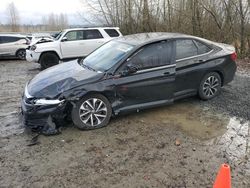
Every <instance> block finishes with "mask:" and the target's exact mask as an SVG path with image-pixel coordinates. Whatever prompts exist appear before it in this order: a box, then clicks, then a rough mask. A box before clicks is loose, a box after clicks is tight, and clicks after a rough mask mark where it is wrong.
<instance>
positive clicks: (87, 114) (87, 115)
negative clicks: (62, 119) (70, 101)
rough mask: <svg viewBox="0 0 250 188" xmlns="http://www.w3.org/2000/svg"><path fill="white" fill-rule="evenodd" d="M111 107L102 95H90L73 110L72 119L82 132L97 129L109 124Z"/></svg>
mask: <svg viewBox="0 0 250 188" xmlns="http://www.w3.org/2000/svg"><path fill="white" fill-rule="evenodd" d="M111 114H112V109H111V105H110V103H109V101H108V99H107V98H106V97H104V96H103V95H100V94H93V95H88V96H86V97H84V98H82V99H81V100H80V101H78V102H77V103H76V105H75V107H73V109H72V113H71V117H72V121H73V123H74V124H75V126H76V127H78V128H79V129H82V130H90V129H97V128H101V127H104V126H106V125H107V124H108V123H109V120H110V117H111Z"/></svg>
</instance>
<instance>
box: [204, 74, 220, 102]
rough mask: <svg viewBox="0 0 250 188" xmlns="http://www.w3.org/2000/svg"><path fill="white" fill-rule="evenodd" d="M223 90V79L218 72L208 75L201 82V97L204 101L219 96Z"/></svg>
mask: <svg viewBox="0 0 250 188" xmlns="http://www.w3.org/2000/svg"><path fill="white" fill-rule="evenodd" d="M220 90H221V77H220V75H219V74H218V73H216V72H211V73H208V74H206V75H205V76H204V78H203V79H202V80H201V83H200V87H199V96H200V98H201V99H203V100H209V99H212V98H214V97H215V96H216V95H218V94H219V92H220Z"/></svg>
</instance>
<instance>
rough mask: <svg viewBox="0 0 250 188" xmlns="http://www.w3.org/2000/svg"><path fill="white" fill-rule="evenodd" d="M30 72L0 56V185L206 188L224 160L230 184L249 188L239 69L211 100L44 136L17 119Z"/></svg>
mask: <svg viewBox="0 0 250 188" xmlns="http://www.w3.org/2000/svg"><path fill="white" fill-rule="evenodd" d="M38 72H39V66H38V65H37V64H33V63H27V62H25V61H16V60H15V61H14V60H12V61H11V60H10V61H7V60H4V61H0V86H1V90H0V169H1V171H0V187H25V188H26V187H53V188H54V187H108V188H110V187H173V188H176V187H179V188H181V187H183V188H184V187H191V188H192V187H194V188H197V187H212V184H213V181H214V179H215V176H216V174H217V171H218V169H219V167H220V165H221V164H222V163H224V162H226V163H229V164H230V166H231V169H232V171H231V172H232V184H233V187H237V188H241V187H243V188H248V187H250V162H249V157H250V154H249V149H250V148H249V145H250V141H249V140H250V133H249V132H250V129H249V125H250V123H249V106H250V100H249V92H250V82H249V81H250V77H249V76H248V72H247V71H245V72H244V74H242V72H238V73H237V75H236V76H235V79H234V81H233V82H232V83H230V84H229V85H227V86H225V87H224V88H223V90H222V93H221V95H220V96H218V97H217V98H215V99H213V100H211V101H206V102H204V101H201V100H199V99H198V98H196V97H193V98H189V99H185V100H181V101H178V102H176V104H174V105H170V106H166V107H161V108H155V109H151V110H147V111H144V112H140V113H135V114H130V115H127V116H119V117H116V118H114V119H112V121H111V123H110V125H109V126H108V127H105V128H102V129H98V130H93V131H79V130H78V129H76V128H74V127H73V126H72V125H68V126H67V127H64V128H63V131H62V134H60V135H57V136H52V137H45V136H42V135H36V134H34V133H31V132H29V131H28V130H26V129H24V127H23V126H22V124H21V120H20V114H19V113H20V108H19V106H20V97H21V95H22V92H23V88H24V85H25V83H26V82H27V81H28V80H29V79H30V78H32V77H33V76H34V75H35V74H37V73H38ZM33 141H37V142H36V143H37V144H36V145H30V144H31V143H33Z"/></svg>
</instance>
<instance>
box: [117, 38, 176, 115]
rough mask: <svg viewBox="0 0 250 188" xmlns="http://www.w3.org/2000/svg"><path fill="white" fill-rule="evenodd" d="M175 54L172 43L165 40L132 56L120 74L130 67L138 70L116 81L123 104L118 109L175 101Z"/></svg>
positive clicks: (120, 70)
mask: <svg viewBox="0 0 250 188" xmlns="http://www.w3.org/2000/svg"><path fill="white" fill-rule="evenodd" d="M173 52H174V49H173V43H172V42H171V41H162V42H157V43H154V44H150V45H147V46H145V47H143V48H141V49H140V50H138V51H137V52H136V53H135V54H134V55H132V56H131V57H130V58H129V60H128V61H127V62H125V63H124V64H123V65H122V66H121V68H120V69H119V70H118V72H122V71H123V70H125V69H126V65H129V64H130V65H133V66H136V67H137V68H138V71H137V72H136V73H133V74H130V75H127V76H123V77H120V78H118V79H115V80H114V82H115V86H116V93H117V97H118V100H119V101H120V104H119V105H118V107H117V108H119V109H120V110H123V109H124V110H128V109H130V108H137V107H138V106H140V107H143V106H145V107H148V106H153V105H157V104H162V103H170V102H172V101H173V100H172V99H173V92H174V82H175V62H174V59H173V55H172V54H173Z"/></svg>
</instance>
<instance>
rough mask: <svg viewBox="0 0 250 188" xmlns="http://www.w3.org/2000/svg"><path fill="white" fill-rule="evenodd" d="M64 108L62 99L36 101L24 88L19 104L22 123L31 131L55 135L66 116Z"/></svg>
mask: <svg viewBox="0 0 250 188" xmlns="http://www.w3.org/2000/svg"><path fill="white" fill-rule="evenodd" d="M66 106H67V102H66V101H65V100H64V99H62V100H59V99H36V98H35V97H33V96H31V95H30V94H29V93H28V89H27V86H26V88H25V92H24V95H23V98H22V103H21V108H22V114H23V123H24V124H25V125H26V126H27V127H29V128H31V130H33V131H37V132H41V133H43V134H46V135H51V134H57V133H59V129H58V128H59V127H60V126H61V124H62V123H63V122H64V120H65V118H66V115H67V109H66Z"/></svg>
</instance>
